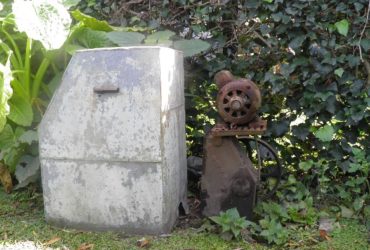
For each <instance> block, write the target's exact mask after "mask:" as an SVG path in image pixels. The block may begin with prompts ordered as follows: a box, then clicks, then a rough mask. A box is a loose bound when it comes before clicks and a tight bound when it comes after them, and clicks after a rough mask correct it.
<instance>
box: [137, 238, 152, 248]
mask: <svg viewBox="0 0 370 250" xmlns="http://www.w3.org/2000/svg"><path fill="white" fill-rule="evenodd" d="M136 245H137V246H138V247H140V248H144V247H149V245H150V242H149V240H148V239H146V238H141V239H140V240H138V241H137V242H136Z"/></svg>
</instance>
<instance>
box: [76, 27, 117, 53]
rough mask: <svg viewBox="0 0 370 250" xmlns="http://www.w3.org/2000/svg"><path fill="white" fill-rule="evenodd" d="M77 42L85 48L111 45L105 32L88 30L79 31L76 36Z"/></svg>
mask: <svg viewBox="0 0 370 250" xmlns="http://www.w3.org/2000/svg"><path fill="white" fill-rule="evenodd" d="M77 40H78V41H79V42H80V43H81V45H83V46H84V47H85V48H101V47H107V46H110V45H111V42H110V41H109V39H108V37H107V33H106V32H104V31H97V30H92V29H90V28H84V29H81V30H80V31H79V33H78V35H77Z"/></svg>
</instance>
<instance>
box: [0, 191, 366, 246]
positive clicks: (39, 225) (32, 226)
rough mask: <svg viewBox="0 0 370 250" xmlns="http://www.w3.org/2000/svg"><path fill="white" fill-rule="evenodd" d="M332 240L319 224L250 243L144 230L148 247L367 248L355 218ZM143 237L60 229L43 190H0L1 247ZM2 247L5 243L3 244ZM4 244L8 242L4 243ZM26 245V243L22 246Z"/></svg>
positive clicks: (113, 242) (126, 241)
mask: <svg viewBox="0 0 370 250" xmlns="http://www.w3.org/2000/svg"><path fill="white" fill-rule="evenodd" d="M339 224H340V227H339V228H337V229H336V230H334V231H333V232H332V234H331V235H330V237H331V238H330V240H326V241H320V240H319V237H318V236H319V234H318V230H317V227H311V228H302V227H301V228H295V229H294V228H292V229H291V239H290V241H289V242H288V243H287V244H286V245H285V246H284V247H276V246H275V247H269V246H267V245H263V244H257V243H256V244H250V243H247V242H244V241H242V240H234V241H225V240H223V239H221V238H220V237H219V236H218V235H216V234H212V233H207V232H198V231H197V230H195V229H191V228H190V229H176V230H175V231H174V232H173V233H172V234H171V235H169V236H165V237H153V236H145V239H146V240H147V241H148V242H149V246H148V247H147V248H149V249H161V250H167V249H168V250H174V249H179V250H180V249H181V250H184V249H189V250H190V249H192V250H193V249H194V250H195V249H196V250H201V249H207V250H208V249H217V250H221V249H225V250H226V249H227V250H229V249H231V250H233V249H257V250H262V249H335V250H337V249H343V250H348V249H351V250H352V249H370V248H369V245H368V243H367V231H366V228H365V227H364V226H362V225H360V224H358V222H357V221H355V220H343V221H340V223H339ZM141 238H142V236H141V237H138V236H136V237H128V236H125V235H124V234H118V233H111V232H107V233H92V232H81V231H76V230H72V229H60V228H55V227H52V226H50V225H48V224H47V223H46V222H45V220H44V218H43V208H42V196H41V194H39V193H35V192H31V191H29V190H28V191H22V192H14V193H12V194H10V195H8V194H5V193H4V192H2V191H0V249H1V250H2V249H4V245H5V244H7V245H9V244H15V243H17V242H18V243H19V242H27V241H32V242H34V243H35V244H37V245H38V246H39V247H40V249H43V248H46V247H50V248H51V249H84V248H83V246H86V247H85V250H88V249H92V248H91V247H90V248H89V247H88V246H89V245H90V246H93V249H110V250H111V249H112V250H115V249H143V248H140V247H138V246H137V241H138V240H139V239H141ZM2 247H3V248H2ZM5 249H6V248H5ZM24 250H27V249H24Z"/></svg>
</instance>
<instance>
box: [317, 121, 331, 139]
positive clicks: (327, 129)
mask: <svg viewBox="0 0 370 250" xmlns="http://www.w3.org/2000/svg"><path fill="white" fill-rule="evenodd" d="M315 136H316V138H317V139H319V140H320V141H322V142H328V141H331V140H333V136H334V128H333V127H332V126H330V125H325V126H323V127H321V128H319V129H318V130H317V131H316V132H315Z"/></svg>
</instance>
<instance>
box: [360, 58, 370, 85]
mask: <svg viewBox="0 0 370 250" xmlns="http://www.w3.org/2000/svg"><path fill="white" fill-rule="evenodd" d="M362 62H363V63H364V66H365V69H366V73H367V82H366V85H365V87H366V88H370V63H369V62H368V61H367V60H366V59H365V58H363V59H362Z"/></svg>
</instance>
